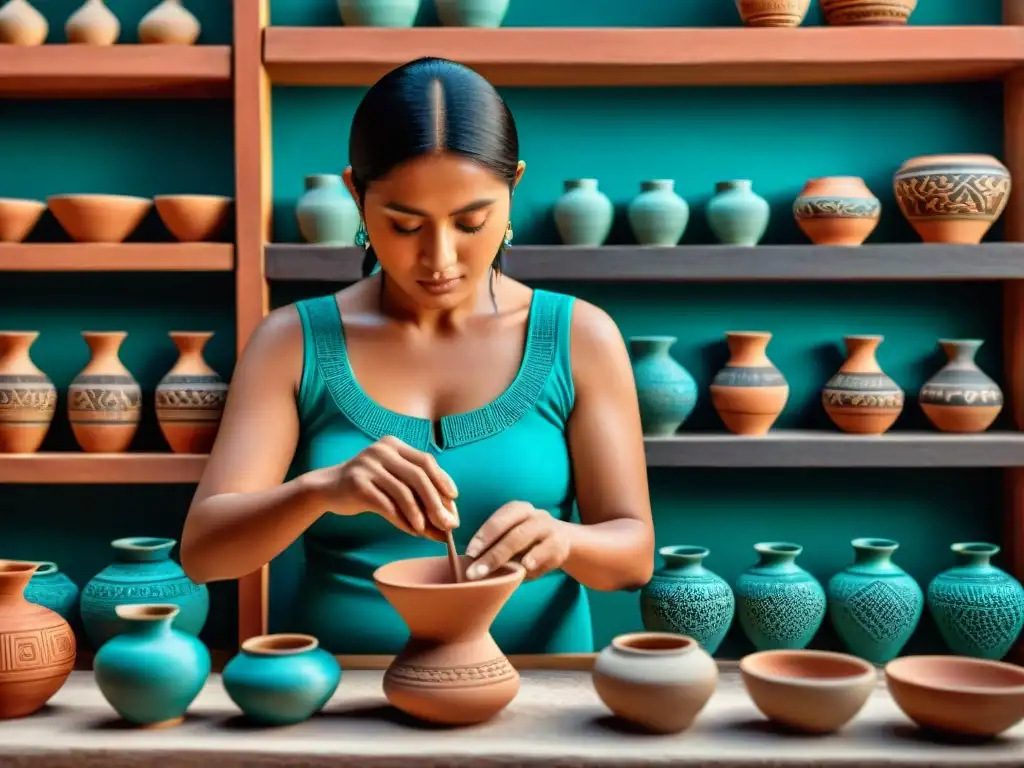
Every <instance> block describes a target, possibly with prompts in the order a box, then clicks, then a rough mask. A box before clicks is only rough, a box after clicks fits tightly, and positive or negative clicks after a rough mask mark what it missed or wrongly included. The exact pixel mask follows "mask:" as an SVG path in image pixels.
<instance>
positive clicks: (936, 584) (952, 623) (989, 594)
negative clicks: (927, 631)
mask: <svg viewBox="0 0 1024 768" xmlns="http://www.w3.org/2000/svg"><path fill="white" fill-rule="evenodd" d="M951 549H952V550H953V553H954V557H955V559H956V560H955V564H954V565H953V567H952V568H950V569H949V570H946V571H943V572H942V573H940V574H939V575H938V576H936V577H935V578H934V579H932V582H931V583H930V584H929V585H928V595H927V601H928V610H929V612H930V613H931V614H932V618H933V619H934V620H935V623H936V625H937V626H938V628H939V633H940V634H941V635H942V639H943V640H944V641H945V642H946V645H947V646H949V649H950V650H951V651H952V652H953V653H955V654H957V655H960V656H974V657H977V658H981V659H992V660H999V659H1002V658H1003V657H1004V656H1006V654H1007V653H1009V652H1010V649H1011V648H1012V647H1013V644H1014V643H1015V642H1016V641H1017V638H1018V637H1020V634H1021V631H1022V629H1024V587H1021V584H1020V582H1019V581H1017V579H1015V578H1013V577H1012V576H1010V575H1009V574H1008V573H1006V572H1005V571H1003V570H1001V569H999V568H997V567H996V566H994V565H992V563H991V562H990V561H991V560H992V558H993V557H995V556H996V555H997V554H998V553H999V547H997V546H996V545H995V544H987V543H983V542H965V543H958V544H954V545H953V546H952V547H951Z"/></svg>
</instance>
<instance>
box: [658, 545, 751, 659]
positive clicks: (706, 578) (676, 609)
mask: <svg viewBox="0 0 1024 768" xmlns="http://www.w3.org/2000/svg"><path fill="white" fill-rule="evenodd" d="M658 554H660V555H661V556H662V558H663V559H664V560H665V565H664V566H663V567H662V568H659V569H658V570H657V571H655V572H654V576H653V577H652V578H651V580H650V581H649V582H648V583H647V584H646V585H645V586H644V588H643V589H641V590H640V616H641V619H642V621H643V624H644V629H646V630H648V631H650V632H674V633H676V634H677V635H686V636H688V637H692V638H693V639H694V640H696V641H697V642H698V643H700V645H701V647H702V648H703V649H704V650H705V651H707V652H708V653H711V654H713V653H715V652H716V651H717V650H718V646H719V645H721V644H722V640H723V639H725V635H726V633H727V632H728V631H729V627H730V626H731V625H732V618H733V615H734V613H735V610H736V599H735V597H734V596H733V594H732V587H730V586H729V584H728V582H726V580H725V579H723V578H722V577H721V576H719V575H718V574H715V573H712V572H711V571H709V570H708V569H707V568H705V567H704V564H703V560H704V558H705V557H707V556H708V554H709V552H708V550H707V549H706V548H704V547H693V546H687V545H680V546H670V547H662V548H661V549H659V550H658Z"/></svg>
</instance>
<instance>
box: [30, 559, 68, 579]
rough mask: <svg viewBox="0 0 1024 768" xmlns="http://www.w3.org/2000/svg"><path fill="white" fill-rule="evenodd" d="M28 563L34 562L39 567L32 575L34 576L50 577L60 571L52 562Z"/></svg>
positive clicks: (38, 561)
mask: <svg viewBox="0 0 1024 768" xmlns="http://www.w3.org/2000/svg"><path fill="white" fill-rule="evenodd" d="M28 562H33V563H35V564H36V565H37V566H38V568H36V571H35V573H33V574H32V575H33V576H49V575H51V574H54V573H57V571H59V570H60V568H58V567H57V564H56V563H55V562H53V561H52V560H31V561H28Z"/></svg>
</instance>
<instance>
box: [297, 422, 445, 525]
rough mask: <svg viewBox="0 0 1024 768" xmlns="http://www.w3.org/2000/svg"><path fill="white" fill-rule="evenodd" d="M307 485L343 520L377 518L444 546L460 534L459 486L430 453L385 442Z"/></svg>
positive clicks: (317, 472)
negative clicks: (449, 533) (453, 533)
mask: <svg viewBox="0 0 1024 768" xmlns="http://www.w3.org/2000/svg"><path fill="white" fill-rule="evenodd" d="M306 477H307V482H308V484H309V487H310V488H311V489H312V491H313V492H314V493H315V494H316V495H317V497H318V498H319V499H322V501H323V503H324V506H326V507H327V509H329V510H330V511H331V512H333V513H335V514H338V515H358V514H360V513H362V512H373V513H375V514H378V515H380V516H381V517H383V518H384V519H386V520H387V521H388V522H390V523H391V524H392V525H393V526H395V527H396V528H398V529H400V530H402V531H405V532H406V533H408V534H410V535H412V536H425V537H427V538H429V539H434V540H435V541H445V531H448V530H450V529H452V528H457V527H458V525H459V519H458V513H457V511H456V508H455V502H454V500H453V499H454V498H455V497H456V496H458V493H459V492H458V489H457V488H456V487H455V482H454V481H453V480H452V479H451V477H449V476H448V473H447V472H445V471H444V470H443V469H441V467H440V466H438V463H437V461H436V460H435V459H434V457H433V456H431V455H430V454H429V453H424V452H423V451H418V450H416V449H415V448H412V447H410V446H408V445H406V444H405V443H403V442H402V441H401V440H399V439H398V438H397V437H390V436H388V437H384V438H381V439H380V440H378V441H377V442H376V443H374V444H373V445H371V446H370V447H369V448H366V449H365V450H363V451H362V452H360V453H358V454H356V455H355V456H354V457H353V458H351V459H349V460H348V461H346V462H345V463H344V464H339V465H337V466H334V467H327V468H324V469H318V470H313V471H312V472H310V473H308V475H307V476H306Z"/></svg>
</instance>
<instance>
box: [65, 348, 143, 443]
mask: <svg viewBox="0 0 1024 768" xmlns="http://www.w3.org/2000/svg"><path fill="white" fill-rule="evenodd" d="M127 337H128V334H127V333H126V332H124V331H83V332H82V338H84V339H85V343H86V344H88V345H89V350H90V351H91V352H92V358H91V359H90V360H89V362H88V364H87V365H86V366H85V368H83V369H82V370H81V372H80V373H79V374H78V375H77V376H75V378H74V380H73V381H72V382H71V386H69V387H68V420H69V421H70V422H71V430H72V431H73V432H74V434H75V440H77V441H78V444H79V446H81V448H82V450H83V451H86V452H89V453H122V452H124V451H126V450H128V446H129V445H131V442H132V440H133V439H134V438H135V433H136V432H137V431H138V429H139V421H140V420H141V418H142V389H141V388H140V387H139V383H138V382H137V381H136V380H135V378H134V377H133V376H132V374H131V372H130V371H129V370H128V369H127V368H125V367H124V364H123V363H122V362H121V358H120V357H119V356H118V351H119V350H120V349H121V344H122V343H123V342H124V340H125V339H126V338H127Z"/></svg>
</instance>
